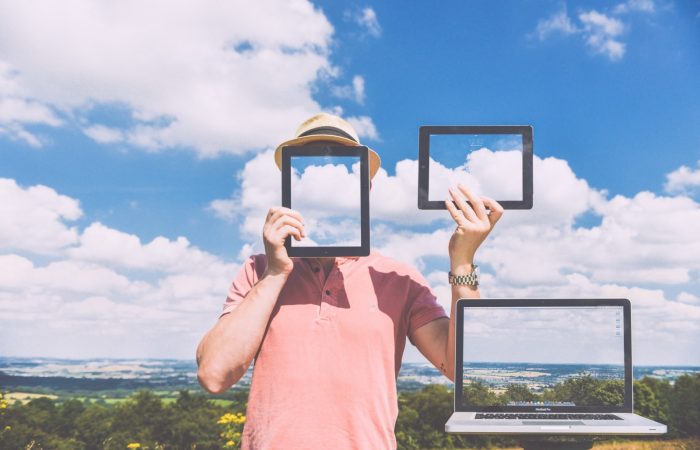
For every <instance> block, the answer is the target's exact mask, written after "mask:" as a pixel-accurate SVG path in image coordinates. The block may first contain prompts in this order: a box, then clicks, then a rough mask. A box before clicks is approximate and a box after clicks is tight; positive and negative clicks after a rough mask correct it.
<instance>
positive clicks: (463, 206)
mask: <svg viewBox="0 0 700 450" xmlns="http://www.w3.org/2000/svg"><path fill="white" fill-rule="evenodd" d="M449 191H450V195H451V196H452V198H453V199H454V201H455V203H457V207H459V209H460V211H462V215H463V216H464V217H466V218H467V220H468V221H470V222H478V221H479V219H478V218H477V217H476V213H474V210H473V209H472V207H471V206H469V205H468V204H467V202H466V201H465V200H464V197H463V196H462V194H460V193H459V192H458V191H456V190H455V189H454V188H450V189H449Z"/></svg>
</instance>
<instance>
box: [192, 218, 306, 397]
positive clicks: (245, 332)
mask: <svg viewBox="0 0 700 450" xmlns="http://www.w3.org/2000/svg"><path fill="white" fill-rule="evenodd" d="M290 235H291V236H294V238H295V239H296V240H301V238H302V237H303V236H305V233H304V225H303V219H302V217H301V215H299V213H297V212H295V211H293V210H291V209H288V208H272V209H270V211H269V212H268V214H267V219H266V221H265V225H264V227H263V243H264V244H265V254H266V255H267V268H266V269H265V273H264V274H263V276H262V277H261V278H260V280H258V282H257V283H256V284H255V286H253V287H252V289H251V290H250V291H248V293H247V294H246V295H245V298H244V300H243V301H242V302H241V303H240V304H239V305H238V306H237V307H236V308H235V309H234V310H233V311H231V312H230V313H228V314H225V315H224V316H222V317H220V318H219V320H218V321H217V323H216V324H215V325H214V327H213V328H212V329H211V330H209V331H208V332H207V333H206V334H205V335H204V337H203V338H202V340H201V342H200V343H199V345H198V346H197V366H198V369H197V379H198V380H199V384H201V385H202V387H203V388H204V389H206V390H207V391H209V392H211V393H215V394H219V393H222V392H225V391H226V390H227V389H228V388H230V387H231V386H232V385H233V384H235V383H236V382H238V380H240V379H241V377H242V376H243V375H244V374H245V372H246V370H248V367H249V366H250V363H251V362H252V361H253V358H254V357H255V353H256V352H257V351H258V348H260V343H261V342H262V339H263V336H264V334H265V328H266V327H267V323H268V321H269V320H270V315H271V314H272V310H273V308H274V306H275V303H276V302H277V297H279V294H280V291H282V288H283V287H284V285H285V283H286V282H287V278H288V277H289V274H290V273H291V272H292V270H293V269H294V262H293V261H292V260H291V259H290V258H289V256H288V255H287V250H286V249H285V247H284V241H285V239H286V238H287V236H290Z"/></svg>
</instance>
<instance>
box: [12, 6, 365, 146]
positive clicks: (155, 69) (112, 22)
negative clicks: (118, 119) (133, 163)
mask: <svg viewBox="0 0 700 450" xmlns="http://www.w3.org/2000/svg"><path fill="white" fill-rule="evenodd" d="M164 11H165V12H167V14H166V15H164ZM166 16H167V19H166V18H165V17H166ZM38 29H40V30H41V33H37V32H36V30H38ZM332 33H333V27H332V26H331V24H330V23H329V22H328V20H327V18H326V17H325V16H324V14H323V13H322V12H321V11H320V10H318V9H316V8H315V7H314V6H313V5H312V4H311V3H309V2H307V1H303V0H298V1H294V2H288V1H274V0H267V1H260V2H255V3H250V2H243V1H232V2H224V3H221V2H216V1H207V2H204V3H202V2H198V3H196V4H187V3H172V2H168V1H165V0H160V1H155V2H148V3H143V2H136V1H126V2H119V3H117V4H112V3H109V2H98V3H94V2H88V1H87V0H70V1H68V2H62V3H61V4H60V5H59V4H57V3H55V2H51V1H45V0H30V1H26V2H4V3H2V5H0V61H3V63H2V65H1V66H0V69H2V70H0V89H2V90H0V105H2V106H0V116H2V117H3V119H2V120H0V133H4V134H9V135H10V136H11V137H13V138H15V139H24V140H25V141H27V142H29V143H30V144H31V145H40V144H41V142H40V140H39V139H38V138H37V137H36V136H34V135H32V134H30V133H29V132H27V130H26V129H25V128H24V127H23V125H24V124H26V123H41V124H46V125H50V126H58V125H59V124H60V120H59V119H58V117H57V115H56V114H55V113H53V111H54V110H58V111H61V112H64V113H66V115H67V116H69V117H78V119H79V120H80V123H81V127H82V128H85V130H86V133H87V134H88V135H89V136H91V137H92V138H94V139H96V140H97V141H99V142H116V141H124V142H126V143H129V144H131V145H134V146H138V147H143V148H146V149H151V150H157V149H161V148H170V147H185V148H193V149H195V150H196V151H197V152H198V153H199V154H200V155H202V156H211V155H215V154H217V153H220V152H230V153H241V152H244V151H249V150H253V149H261V148H265V147H268V146H271V145H274V144H276V143H278V142H280V141H281V140H283V139H284V138H286V137H288V135H289V130H293V129H294V128H295V127H296V125H297V124H298V123H300V122H301V121H302V120H303V119H305V118H307V117H309V116H310V115H312V114H314V113H317V112H319V111H320V110H321V109H322V108H321V107H320V106H319V105H318V104H317V103H316V101H315V100H314V99H313V98H312V93H313V91H314V84H315V83H316V82H317V81H318V80H320V79H321V78H322V77H323V76H328V75H329V74H330V75H331V76H332V74H333V73H335V72H336V71H335V69H334V67H333V65H332V63H331V62H330V60H329V54H330V50H329V47H330V43H331V36H332ZM47 73H50V74H51V77H47V76H46V74H47ZM8 86H9V88H8ZM20 86H21V89H20ZM8 91H9V92H10V93H9V94H7V93H6V92H8ZM358 94H359V91H358ZM112 106H116V107H119V108H126V110H127V111H128V112H129V113H130V115H131V117H130V119H129V120H127V123H126V124H124V125H123V126H124V127H125V128H122V129H119V132H117V131H115V130H113V129H112V130H110V129H108V128H107V127H106V125H105V124H103V123H99V122H90V121H89V120H88V118H89V113H90V112H91V111H92V110H93V109H94V108H96V107H107V108H109V107H112ZM85 122H87V123H85Z"/></svg>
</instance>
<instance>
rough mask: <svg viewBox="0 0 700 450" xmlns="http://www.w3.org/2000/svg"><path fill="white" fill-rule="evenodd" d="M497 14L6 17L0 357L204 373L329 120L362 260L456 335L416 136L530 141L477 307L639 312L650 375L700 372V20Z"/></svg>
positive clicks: (151, 12) (567, 5) (427, 10)
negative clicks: (352, 179)
mask: <svg viewBox="0 0 700 450" xmlns="http://www.w3.org/2000/svg"><path fill="white" fill-rule="evenodd" d="M507 6H508V7H507V8H506V7H505V6H504V5H502V4H498V3H494V2H488V1H461V2H457V1H446V2H441V3H440V4H439V6H436V4H435V2H427V1H414V2H404V3H402V4H401V5H400V7H399V6H398V5H397V4H396V3H395V2H368V3H356V2H349V1H333V2H331V1H321V2H309V1H306V0H293V1H288V0H268V1H258V2H242V1H231V2H214V1H208V0H207V1H200V2H196V3H185V2H172V1H167V2H166V1H164V0H161V1H152V2H138V1H124V2H118V3H114V2H107V1H96V2H95V1H93V2H88V1H87V0H68V1H64V2H60V3H56V2H50V1H48V0H27V1H23V2H11V1H3V0H0V217H1V219H0V354H3V355H7V356H53V357H73V358H78V357H127V358H137V357H173V358H192V357H194V352H195V348H196V345H197V343H198V342H199V339H200V338H201V337H202V335H203V334H204V332H205V331H206V330H207V329H209V328H210V327H211V326H212V325H213V324H214V322H215V321H216V319H217V318H218V315H219V312H220V311H221V308H222V305H223V302H224V300H225V295H226V291H227V288H228V285H229V283H230V282H231V280H232V278H233V276H234V275H235V273H236V271H237V270H238V268H239V267H240V264H241V263H242V262H243V261H244V260H245V258H246V257H248V256H249V255H250V254H252V253H259V252H262V242H261V229H262V223H263V218H264V214H265V212H266V211H267V210H268V208H269V207H271V206H275V205H278V204H280V202H281V198H280V197H281V195H280V193H281V188H280V179H279V172H278V169H277V167H276V166H275V164H274V162H273V156H272V155H273V150H274V148H275V146H276V145H277V144H279V143H280V142H282V141H284V140H286V139H289V138H292V137H293V133H294V130H295V129H296V127H297V125H298V124H299V123H300V122H301V121H303V120H304V119H306V118H307V117H309V116H311V115H313V114H315V113H318V112H321V111H326V112H330V113H334V114H338V115H341V116H343V117H344V118H345V119H347V120H348V121H349V122H350V123H352V124H353V126H354V127H355V128H356V130H357V131H358V133H359V135H360V138H361V140H362V142H363V143H364V144H366V145H368V146H370V147H371V148H373V149H374V150H376V151H377V152H378V153H379V154H380V156H381V158H382V169H380V171H379V172H378V174H377V176H376V177H375V178H374V180H373V187H372V192H371V195H370V210H371V218H372V229H371V246H372V248H373V249H375V250H378V251H380V252H382V253H384V254H386V255H388V256H391V257H394V258H396V259H399V260H401V261H404V262H406V263H409V264H412V265H414V266H416V267H417V268H418V269H419V270H421V272H422V273H423V274H424V275H425V276H426V278H427V279H428V281H429V282H430V284H431V287H432V288H433V290H434V292H435V294H436V295H437V297H438V299H439V301H440V303H441V304H442V305H443V306H444V307H445V309H446V310H447V312H448V313H449V310H450V309H449V306H450V305H449V302H450V298H449V288H448V286H447V282H446V280H447V276H446V272H447V270H448V268H449V261H448V259H447V242H448V240H449V236H450V234H451V231H452V228H453V225H452V224H451V223H450V219H449V217H448V216H447V212H446V211H418V210H417V208H416V203H417V201H416V200H417V198H416V197H417V167H418V164H417V158H418V129H419V127H420V126H422V125H531V126H532V127H533V129H534V154H535V159H534V207H533V209H532V210H528V211H506V214H505V215H504V217H503V218H502V219H501V221H500V222H499V223H498V225H497V227H496V229H494V231H493V233H492V235H491V236H490V237H489V239H488V240H487V241H486V243H485V244H484V245H483V246H482V248H480V249H479V251H478V253H477V255H476V263H477V264H479V265H480V267H481V269H482V285H481V292H482V295H483V296H491V297H506V298H510V297H527V298H569V297H574V298H580V297H594V298H605V297H624V298H629V299H630V300H631V301H632V305H633V307H632V308H633V309H632V311H633V312H632V314H633V354H634V362H635V363H636V364H698V365H700V350H698V349H697V346H696V345H695V343H696V342H698V341H700V257H699V256H698V255H700V232H699V231H698V230H700V204H699V203H698V202H699V201H700V127H698V126H697V124H698V123H700V89H699V88H698V81H697V80H698V79H700V2H698V1H692V0H687V1H675V0H674V1H671V0H669V1H661V0H627V1H620V2H617V3H616V2H603V1H590V2H585V1H580V2H574V1H559V0H558V1H528V0H525V1H521V2H511V3H509V4H508V5H507ZM325 193H326V194H327V202H328V203H331V202H333V200H334V192H333V190H327V191H325ZM322 200H323V199H319V201H322ZM404 361H424V359H423V358H422V356H421V355H420V354H419V353H418V351H417V350H416V349H415V348H413V347H411V346H410V345H409V346H408V347H407V350H406V353H405V355H404Z"/></svg>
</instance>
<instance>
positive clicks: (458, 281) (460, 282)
mask: <svg viewBox="0 0 700 450" xmlns="http://www.w3.org/2000/svg"><path fill="white" fill-rule="evenodd" d="M447 281H449V283H450V284H451V285H453V286H474V287H478V286H479V266H477V265H476V264H472V271H471V273H468V274H466V275H454V274H453V273H452V272H448V274H447Z"/></svg>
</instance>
